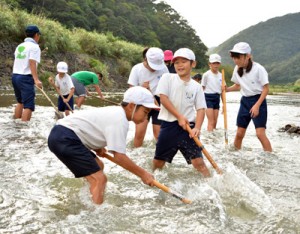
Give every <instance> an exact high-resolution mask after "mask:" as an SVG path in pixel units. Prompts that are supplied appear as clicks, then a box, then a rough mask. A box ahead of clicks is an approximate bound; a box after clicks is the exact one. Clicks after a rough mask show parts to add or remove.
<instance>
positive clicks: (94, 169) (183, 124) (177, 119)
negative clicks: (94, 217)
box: [48, 42, 272, 204]
mask: <svg viewBox="0 0 300 234" xmlns="http://www.w3.org/2000/svg"><path fill="white" fill-rule="evenodd" d="M144 54H145V56H144V61H143V62H142V63H140V64H137V65H136V66H134V67H133V70H132V72H131V74H130V77H129V80H128V83H129V84H130V86H131V87H130V88H129V89H128V90H127V91H126V92H125V93H124V98H123V101H122V103H121V106H110V107H103V108H97V109H96V110H94V109H93V110H84V111H81V112H79V113H78V114H76V115H70V116H68V117H66V118H64V119H61V120H59V121H58V122H57V124H56V126H55V127H54V128H53V129H52V131H51V133H50V135H49V138H48V145H49V148H50V150H51V151H52V152H53V153H54V154H55V155H56V156H57V157H58V158H59V159H60V160H61V161H62V162H63V163H64V164H65V165H66V166H67V167H68V168H69V169H70V170H71V171H72V172H73V174H74V175H75V177H85V178H86V179H87V181H88V183H89V184H90V192H91V194H92V199H93V201H94V202H95V203H97V204H101V203H102V202H103V200H104V191H105V186H106V182H107V178H106V176H105V174H104V172H103V168H104V164H103V162H102V161H101V160H100V158H99V157H105V154H106V151H108V152H110V153H112V154H113V155H114V158H115V162H116V163H117V164H119V165H121V166H122V167H123V168H125V169H126V170H129V171H130V172H132V173H134V174H135V175H137V176H138V177H140V178H141V179H142V181H143V182H144V183H145V184H147V185H150V186H153V185H154V177H153V175H152V174H151V173H149V172H147V171H145V170H144V169H143V168H141V167H139V166H138V165H136V164H135V163H134V162H133V161H132V160H131V159H130V158H129V157H127V156H126V136H127V132H128V128H129V121H133V122H134V123H135V124H136V126H137V128H136V129H137V131H136V133H137V134H140V133H141V126H142V127H145V126H146V127H147V123H148V121H149V118H150V117H152V118H154V122H155V121H158V122H155V123H156V125H159V132H158V135H156V138H157V144H156V150H155V155H154V158H153V163H152V165H153V170H155V169H162V168H163V167H164V165H165V163H166V162H167V163H171V162H172V160H173V158H174V156H175V155H176V153H177V152H178V150H179V151H180V152H181V153H182V155H183V156H184V158H185V160H186V162H187V163H188V164H192V165H193V167H194V168H195V169H196V170H197V171H199V172H200V173H201V174H202V175H203V176H205V177H207V176H210V172H209V170H208V168H207V167H206V165H205V163H204V160H203V156H202V152H201V148H199V147H198V146H197V144H196V143H195V142H194V140H193V137H195V136H196V137H199V136H200V133H201V128H202V123H203V120H204V117H205V111H206V112H208V113H207V114H208V115H209V116H213V119H215V118H216V117H217V114H218V111H216V110H218V108H219V101H220V93H221V91H222V90H225V91H227V92H230V91H235V90H239V89H240V90H241V92H242V95H243V97H242V99H241V106H240V110H239V114H238V117H237V126H238V130H237V134H236V137H235V141H234V146H235V147H236V148H237V149H240V148H241V143H242V140H243V137H244V135H245V131H246V128H247V126H248V124H249V122H250V120H253V122H254V125H255V127H256V132H257V136H258V138H259V140H260V141H261V143H262V145H263V148H264V150H265V151H272V148H271V144H270V142H269V140H268V138H267V137H266V134H265V128H266V122H267V118H266V117H267V108H266V101H265V98H266V94H267V91H268V75H267V73H266V71H265V69H264V68H263V67H262V66H261V65H259V64H258V63H255V62H253V61H252V60H251V49H250V46H249V45H248V44H247V43H244V42H241V43H238V44H236V45H235V46H234V48H233V49H232V50H230V55H231V57H232V59H233V61H234V62H235V64H236V67H235V69H234V72H233V77H232V81H233V82H234V85H232V86H231V87H221V78H222V77H221V76H220V72H219V71H218V69H219V66H220V64H221V58H220V56H219V55H217V54H214V55H212V56H210V58H209V64H210V70H209V71H208V72H206V73H205V74H204V75H203V79H202V85H200V84H199V83H198V82H196V81H195V80H193V79H192V78H191V71H192V69H193V68H194V67H195V66H196V58H195V54H194V52H193V51H192V50H190V49H188V48H181V49H179V50H177V51H176V52H175V53H174V56H173V58H172V63H173V64H174V68H175V70H176V73H169V72H165V70H166V66H165V64H164V56H163V51H162V50H161V49H159V48H155V47H152V48H149V49H147V50H146V51H144ZM212 80H213V81H212ZM209 109H211V110H209ZM153 111H155V113H151V112H153ZM215 124H216V123H215V121H214V122H211V123H210V124H209V129H211V130H212V129H214V128H215ZM188 125H189V126H190V127H191V129H192V131H191V132H190V133H189V132H187V131H186V130H187V126H188ZM138 126H139V127H138ZM143 131H144V130H143ZM137 146H139V145H137ZM97 156H99V157H97Z"/></svg>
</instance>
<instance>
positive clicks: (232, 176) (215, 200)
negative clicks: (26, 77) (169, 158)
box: [0, 92, 300, 234]
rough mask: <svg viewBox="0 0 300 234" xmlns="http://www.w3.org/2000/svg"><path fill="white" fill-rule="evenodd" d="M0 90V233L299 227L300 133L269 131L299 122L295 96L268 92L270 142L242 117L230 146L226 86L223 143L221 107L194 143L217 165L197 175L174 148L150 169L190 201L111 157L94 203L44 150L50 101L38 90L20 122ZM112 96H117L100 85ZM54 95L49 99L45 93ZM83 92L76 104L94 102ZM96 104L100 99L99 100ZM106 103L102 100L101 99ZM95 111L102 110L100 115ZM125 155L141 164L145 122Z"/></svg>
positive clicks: (232, 115) (147, 159)
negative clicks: (213, 126) (163, 163)
mask: <svg viewBox="0 0 300 234" xmlns="http://www.w3.org/2000/svg"><path fill="white" fill-rule="evenodd" d="M2 93H3V94H2V95H1V96H0V140H1V149H0V233H118V234H119V233H122V234H123V233H124V234H127V233H259V234H260V233H277V234H279V233H291V234H294V233H300V170H299V166H300V153H299V152H300V150H299V145H300V137H299V135H298V136H297V135H290V134H288V133H285V132H278V129H279V128H281V127H284V126H285V125H286V124H288V123H293V124H296V125H298V126H299V125H300V123H299V122H300V121H299V120H300V97H299V96H287V95H286V96H268V104H269V119H268V129H267V135H268V137H269V139H270V141H271V143H272V146H273V148H274V152H273V153H265V152H263V151H262V149H261V145H260V143H259V142H258V139H257V138H256V136H255V130H254V127H253V125H252V124H251V125H250V126H249V128H248V131H247V134H246V137H245V139H244V142H243V143H244V145H243V149H242V150H240V151H234V150H233V149H232V146H231V145H232V143H233V139H234V135H235V130H236V127H235V119H236V114H237V110H238V107H239V98H240V96H239V94H238V93H229V94H227V101H228V103H227V116H228V129H229V130H228V138H229V146H226V145H225V143H224V130H223V115H220V117H219V122H218V129H217V130H216V131H215V132H213V133H211V134H209V133H208V132H207V131H205V128H206V124H207V122H206V120H205V122H204V126H203V130H202V136H201V142H202V143H203V144H204V145H205V148H206V149H207V151H208V152H209V153H210V155H211V156H212V158H213V159H214V160H215V161H216V163H217V164H218V166H219V167H220V168H221V169H222V170H223V175H218V174H217V173H216V172H215V170H214V169H213V167H212V166H211V165H210V163H209V162H208V161H207V160H206V163H207V165H208V167H209V169H210V171H211V173H212V177H210V178H206V179H205V178H203V177H202V176H201V175H200V174H199V173H197V172H196V171H195V170H193V168H192V167H191V166H188V165H187V164H186V163H185V161H184V159H183V157H182V156H181V155H180V153H178V155H177V156H176V157H175V159H174V161H173V163H172V164H169V165H167V167H166V168H164V170H162V171H155V173H154V175H155V178H156V180H158V181H159V182H160V183H163V184H165V185H167V186H169V187H170V188H171V189H172V190H174V191H177V192H179V193H181V194H183V195H184V196H185V197H187V198H189V199H190V200H192V204H189V205H186V204H183V203H182V202H181V201H179V200H177V199H175V198H174V197H172V196H170V195H169V194H166V193H164V192H162V191H161V190H159V189H158V188H155V187H153V188H151V187H148V186H146V185H144V184H143V183H142V182H141V180H140V179H139V178H137V177H136V176H135V175H132V174H130V173H129V172H128V171H125V170H124V169H122V168H120V167H119V166H117V165H115V164H113V163H112V162H110V161H108V160H106V159H103V161H104V162H105V168H104V172H105V173H106V175H107V177H108V183H107V188H106V193H105V202H104V203H103V204H102V205H101V206H98V205H94V204H93V203H92V201H91V198H90V195H89V189H88V186H87V183H86V181H84V179H75V178H74V177H73V175H72V174H71V173H70V172H69V171H68V170H67V168H66V167H65V166H64V165H63V164H62V163H61V162H60V161H59V160H58V159H57V158H56V157H55V156H54V155H53V154H52V153H51V152H50V151H49V149H48V147H47V136H48V134H49V132H50V130H51V128H52V127H53V126H54V124H55V119H54V108H53V107H52V106H49V105H48V103H47V100H46V99H45V98H43V97H42V96H41V95H38V96H37V107H36V111H35V112H34V113H33V117H32V120H31V121H30V122H29V123H22V122H20V121H17V120H13V119H12V113H13V108H14V105H13V103H14V101H13V96H12V95H11V94H10V93H9V92H2ZM105 95H106V97H108V98H110V99H112V100H114V101H120V100H121V94H118V93H117V94H114V95H112V94H109V93H105ZM52 98H53V100H55V97H53V96H52ZM99 104H101V102H99V100H95V101H94V102H92V100H91V99H90V100H88V101H87V103H86V105H85V106H84V107H83V109H90V108H96V107H94V106H95V105H99ZM103 104H104V103H103ZM105 104H106V103H105ZM103 118H105V116H103ZM133 135H134V125H133V124H132V123H131V124H130V130H129V133H128V156H129V157H131V158H132V160H134V161H135V162H136V163H137V164H138V165H140V166H142V167H144V168H146V169H147V170H149V171H150V170H151V163H152V158H153V155H154V150H155V141H153V139H152V132H151V128H150V127H149V128H148V130H147V134H146V139H145V143H144V146H143V147H141V148H139V149H133V148H132V147H131V144H132V138H133Z"/></svg>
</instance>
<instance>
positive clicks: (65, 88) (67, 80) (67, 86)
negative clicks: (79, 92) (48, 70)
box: [55, 73, 74, 95]
mask: <svg viewBox="0 0 300 234" xmlns="http://www.w3.org/2000/svg"><path fill="white" fill-rule="evenodd" d="M55 86H56V87H59V89H60V92H61V94H62V95H68V94H69V93H70V91H71V89H72V88H74V85H73V82H72V79H71V76H69V75H68V74H67V73H65V75H64V76H63V78H59V75H58V74H57V75H56V76H55Z"/></svg>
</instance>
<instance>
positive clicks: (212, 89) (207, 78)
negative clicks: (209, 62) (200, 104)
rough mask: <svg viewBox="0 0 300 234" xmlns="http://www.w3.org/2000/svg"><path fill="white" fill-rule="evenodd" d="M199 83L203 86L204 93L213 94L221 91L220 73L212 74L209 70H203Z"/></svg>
mask: <svg viewBox="0 0 300 234" xmlns="http://www.w3.org/2000/svg"><path fill="white" fill-rule="evenodd" d="M201 85H202V86H204V87H205V89H204V93H207V94H213V93H218V94H220V93H221V92H222V89H221V87H222V74H221V73H220V72H218V73H217V74H214V73H213V72H212V71H211V70H208V71H207V72H205V73H204V74H203V76H202V80H201Z"/></svg>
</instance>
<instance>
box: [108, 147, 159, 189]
mask: <svg viewBox="0 0 300 234" xmlns="http://www.w3.org/2000/svg"><path fill="white" fill-rule="evenodd" d="M113 154H114V159H115V163H116V164H118V165H120V166H121V167H123V168H124V169H126V170H128V171H130V172H131V173H133V174H135V175H136V176H138V177H140V178H141V179H142V181H143V182H144V184H147V185H150V186H153V185H154V181H153V180H154V177H153V175H152V174H150V173H149V172H147V171H146V170H144V169H143V168H141V167H140V166H138V165H136V164H135V163H134V162H133V161H132V160H131V159H130V158H129V157H127V156H126V155H125V154H121V153H118V152H114V153H113Z"/></svg>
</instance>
